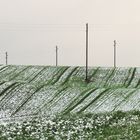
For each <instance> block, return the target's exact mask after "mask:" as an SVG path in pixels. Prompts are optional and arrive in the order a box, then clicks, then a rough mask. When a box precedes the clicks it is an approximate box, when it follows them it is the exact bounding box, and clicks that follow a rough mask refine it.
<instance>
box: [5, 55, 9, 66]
mask: <svg viewBox="0 0 140 140" xmlns="http://www.w3.org/2000/svg"><path fill="white" fill-rule="evenodd" d="M5 55H6V58H5V59H6V65H8V52H6V53H5Z"/></svg>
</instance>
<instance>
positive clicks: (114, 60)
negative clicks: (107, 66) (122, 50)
mask: <svg viewBox="0 0 140 140" xmlns="http://www.w3.org/2000/svg"><path fill="white" fill-rule="evenodd" d="M116 44H117V43H116V40H114V68H116Z"/></svg>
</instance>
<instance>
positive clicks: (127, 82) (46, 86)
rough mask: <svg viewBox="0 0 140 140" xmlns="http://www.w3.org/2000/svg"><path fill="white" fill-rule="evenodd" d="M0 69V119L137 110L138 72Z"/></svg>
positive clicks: (139, 81) (2, 67)
mask: <svg viewBox="0 0 140 140" xmlns="http://www.w3.org/2000/svg"><path fill="white" fill-rule="evenodd" d="M88 76H89V79H90V82H89V83H86V82H85V80H84V79H85V67H66V66H65V67H53V66H15V65H8V66H5V65H0V118H6V117H28V116H34V115H35V116H36V115H44V114H45V115H47V116H54V115H66V114H70V113H72V114H75V113H83V114H86V113H105V112H113V111H119V110H121V111H132V110H140V68H111V67H108V68H105V67H90V68H89V71H88Z"/></svg>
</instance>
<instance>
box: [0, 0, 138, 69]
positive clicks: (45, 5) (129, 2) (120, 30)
mask: <svg viewBox="0 0 140 140" xmlns="http://www.w3.org/2000/svg"><path fill="white" fill-rule="evenodd" d="M86 23H89V61H90V62H89V63H90V65H91V66H112V65H113V40H114V39H115V40H117V48H118V49H117V65H118V66H140V61H139V60H140V0H0V63H5V54H4V53H5V51H8V55H9V64H28V65H29V64H36V65H54V64H55V46H56V45H58V47H59V65H85V24H86Z"/></svg>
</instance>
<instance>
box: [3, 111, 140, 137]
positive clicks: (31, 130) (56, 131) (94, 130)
mask: <svg viewBox="0 0 140 140" xmlns="http://www.w3.org/2000/svg"><path fill="white" fill-rule="evenodd" d="M139 126H140V112H138V111H133V112H126V113H124V112H121V111H118V112H114V113H108V114H81V115H78V114H76V115H70V116H58V117H56V118H53V119H51V118H47V117H46V118H45V117H43V118H33V119H32V120H30V121H22V122H12V123H4V124H1V125H0V139H1V140H6V139H8V140H21V139H27V140H94V139H95V140H111V139H112V140H114V139H117V140H119V139H125V140H128V139H135V140H137V139H140V135H139V133H140V127H139Z"/></svg>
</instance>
